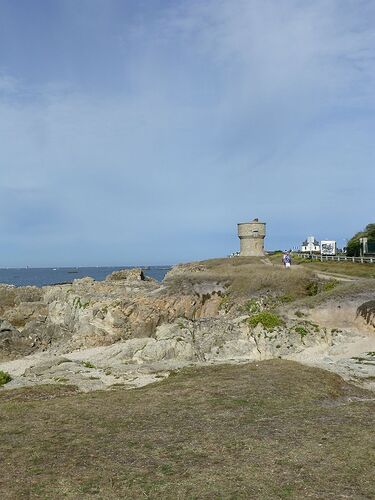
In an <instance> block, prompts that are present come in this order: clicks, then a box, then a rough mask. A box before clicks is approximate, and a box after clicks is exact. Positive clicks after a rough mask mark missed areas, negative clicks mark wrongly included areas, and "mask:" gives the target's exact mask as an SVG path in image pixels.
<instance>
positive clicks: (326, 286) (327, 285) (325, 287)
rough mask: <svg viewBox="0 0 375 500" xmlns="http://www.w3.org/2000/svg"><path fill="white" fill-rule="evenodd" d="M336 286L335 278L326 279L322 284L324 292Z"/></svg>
mask: <svg viewBox="0 0 375 500" xmlns="http://www.w3.org/2000/svg"><path fill="white" fill-rule="evenodd" d="M336 286H337V281H336V280H331V281H327V283H324V285H323V290H324V291H325V292H329V290H333V289H334V288H335V287H336Z"/></svg>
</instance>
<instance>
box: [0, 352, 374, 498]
mask: <svg viewBox="0 0 375 500" xmlns="http://www.w3.org/2000/svg"><path fill="white" fill-rule="evenodd" d="M372 400H373V394H372V393H369V392H367V391H364V390H361V389H359V388H356V387H354V386H351V385H350V384H347V383H345V382H344V381H343V380H342V379H341V378H340V377H338V376H337V375H335V374H333V373H329V372H326V371H323V370H319V369H316V368H311V367H307V366H302V365H299V364H297V363H293V362H289V361H280V360H272V361H265V362H257V363H251V364H246V365H231V366H225V365H220V366H211V367H205V368H200V369H198V368H191V369H185V370H182V371H180V372H177V373H175V375H174V376H173V377H171V378H168V379H166V380H164V381H163V382H159V383H157V384H154V385H150V386H147V387H144V388H141V389H136V390H132V391H129V390H124V389H123V388H121V387H118V388H117V389H115V390H112V391H100V392H99V391H98V392H93V393H86V394H84V393H81V394H77V393H75V392H74V388H71V387H66V386H49V387H40V386H39V387H33V388H28V389H18V390H12V391H9V390H8V391H1V392H0V419H1V423H2V424H1V440H0V466H1V471H2V474H1V493H2V498H4V499H5V498H9V499H10V498H20V499H22V498H43V499H47V498H48V499H55V498H56V499H57V498H70V499H73V498H103V499H109V498H137V499H138V498H145V499H146V498H149V499H156V498H163V499H166V500H171V499H181V500H182V499H198V498H199V499H200V498H202V499H210V498H223V499H224V498H225V499H229V498H232V499H248V498H254V499H278V498H295V499H297V498H333V497H334V498H374V495H375V487H374V480H373V471H374V468H375V456H374V453H373V429H374V425H375V411H374V402H373V401H372Z"/></svg>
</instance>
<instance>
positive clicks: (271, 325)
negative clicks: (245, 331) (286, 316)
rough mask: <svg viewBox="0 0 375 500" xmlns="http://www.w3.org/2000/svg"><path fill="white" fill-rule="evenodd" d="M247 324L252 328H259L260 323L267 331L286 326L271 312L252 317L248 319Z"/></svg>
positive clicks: (263, 312)
mask: <svg viewBox="0 0 375 500" xmlns="http://www.w3.org/2000/svg"><path fill="white" fill-rule="evenodd" d="M247 323H248V325H249V326H252V327H255V326H257V325H258V324H259V323H260V324H261V325H262V326H263V327H264V328H265V329H266V330H268V331H272V330H274V329H275V328H277V327H278V326H282V325H283V324H284V321H283V320H282V319H281V318H279V316H277V315H276V314H274V313H271V312H269V311H262V312H260V313H258V314H254V315H253V316H250V318H248V320H247Z"/></svg>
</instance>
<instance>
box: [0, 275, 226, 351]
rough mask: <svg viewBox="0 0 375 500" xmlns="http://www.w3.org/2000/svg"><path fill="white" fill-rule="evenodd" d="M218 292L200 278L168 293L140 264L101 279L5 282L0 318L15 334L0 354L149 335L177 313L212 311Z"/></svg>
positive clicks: (214, 312)
mask: <svg viewBox="0 0 375 500" xmlns="http://www.w3.org/2000/svg"><path fill="white" fill-rule="evenodd" d="M222 292H223V287H222V286H220V285H217V284H205V283H202V284H197V285H196V286H194V287H193V288H191V289H189V291H188V292H186V291H185V292H181V291H177V292H174V291H171V290H170V289H169V288H168V287H167V286H165V285H161V284H160V283H157V282H156V281H154V280H146V279H144V276H143V272H142V270H141V269H134V270H127V269H126V270H123V271H116V272H115V273H112V274H111V275H110V276H109V277H108V278H107V279H106V280H105V281H103V282H95V281H94V280H93V279H92V278H83V279H80V280H75V281H74V282H73V283H72V284H67V285H55V286H49V287H44V288H42V289H37V288H34V287H25V288H15V287H8V286H5V287H2V288H1V289H0V299H1V300H0V306H1V307H2V309H1V312H2V314H1V317H2V319H3V320H4V321H7V322H8V323H9V324H10V325H11V326H12V328H14V330H15V331H17V335H13V336H12V337H9V338H8V340H7V346H8V348H7V349H6V350H4V349H3V350H1V351H0V356H1V357H2V358H5V357H16V356H19V355H20V354H25V353H26V351H27V353H29V352H33V351H34V350H36V349H40V350H45V349H47V348H49V347H52V348H55V349H60V348H62V347H64V348H68V347H69V348H70V349H75V348H87V347H94V346H105V345H110V344H113V343H114V342H118V341H120V340H127V339H131V338H140V337H152V336H153V335H154V334H155V331H156V329H157V327H158V326H160V325H162V324H165V323H166V324H169V323H172V322H173V321H175V320H176V319H177V318H182V319H187V320H197V319H201V318H210V317H215V316H217V314H218V311H219V309H220V305H221V301H222V297H221V295H222ZM16 337H17V341H16ZM21 340H22V342H23V344H24V345H25V346H28V348H27V349H26V347H25V349H24V350H23V351H20V347H19V342H20V341H21ZM13 343H14V349H13V348H12V345H13Z"/></svg>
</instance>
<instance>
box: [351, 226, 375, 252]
mask: <svg viewBox="0 0 375 500" xmlns="http://www.w3.org/2000/svg"><path fill="white" fill-rule="evenodd" d="M360 238H368V243H369V244H375V224H374V223H373V224H367V226H366V227H365V229H364V230H363V231H359V232H358V233H356V234H355V235H354V236H353V237H352V238H351V239H350V240H349V241H348V245H347V250H346V254H347V255H348V256H350V257H351V256H354V257H358V256H359V255H360V241H359V240H360Z"/></svg>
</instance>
